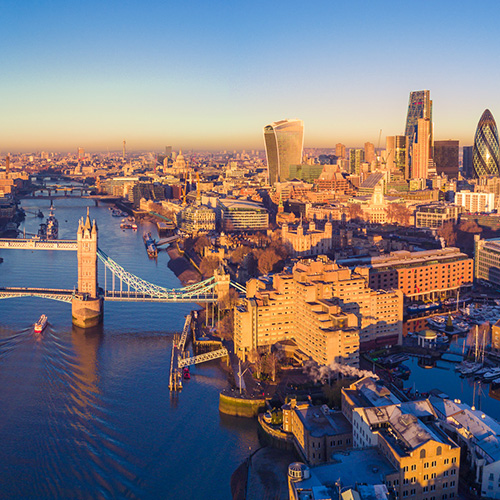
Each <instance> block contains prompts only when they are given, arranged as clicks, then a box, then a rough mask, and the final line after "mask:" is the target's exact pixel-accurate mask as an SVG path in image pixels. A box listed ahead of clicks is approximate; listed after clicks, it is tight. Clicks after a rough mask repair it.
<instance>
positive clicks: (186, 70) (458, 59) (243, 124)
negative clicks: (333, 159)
mask: <svg viewBox="0 0 500 500" xmlns="http://www.w3.org/2000/svg"><path fill="white" fill-rule="evenodd" d="M264 5H265V9H264V8H263V6H264ZM286 5H287V8H286V9H283V8H282V7H283V6H282V5H281V2H276V3H275V4H272V5H270V4H268V3H266V4H264V3H263V2H254V3H252V5H251V6H245V8H243V7H242V6H237V5H232V6H227V5H225V4H224V3H222V2H220V3H216V4H213V5H210V6H209V5H205V4H203V3H202V2H193V3H191V4H189V5H184V4H183V5H178V4H174V3H161V2H156V1H153V2H150V3H149V4H148V6H147V9H145V8H144V7H143V6H142V5H141V4H140V3H139V2H137V1H134V0H133V1H130V2H127V3H125V4H118V3H117V2H113V1H112V2H109V3H107V4H106V5H102V4H101V3H99V2H95V1H91V2H87V3H86V4H85V6H83V5H82V6H75V5H68V4H66V3H63V2H61V1H60V0H54V1H52V2H51V3H50V4H49V3H48V2H40V1H39V2H34V1H29V2H27V3H23V4H14V3H12V4H9V5H6V4H4V5H2V6H1V7H0V14H1V15H2V19H4V21H5V22H4V27H5V40H6V42H5V47H4V50H3V51H2V54H1V55H0V64H1V65H2V68H3V73H4V74H3V76H4V78H3V79H2V83H1V84H0V85H1V87H0V88H1V91H2V95H3V96H4V100H3V101H4V102H3V104H4V105H3V108H2V113H1V114H0V150H1V151H2V152H7V151H33V150H49V151H52V150H65V151H68V150H75V149H76V148H78V147H83V148H84V149H85V150H87V151H96V150H100V151H106V150H107V149H110V150H118V149H120V147H121V143H122V141H123V139H126V140H127V147H128V148H129V149H130V150H138V149H141V150H148V149H156V150H157V149H160V148H161V149H163V147H164V146H165V144H169V145H170V144H172V145H173V147H174V149H181V148H182V149H198V150H199V149H210V150H215V149H231V150H232V149H247V150H248V149H259V150H262V149H263V147H264V144H263V139H262V134H261V130H262V127H263V126H265V124H267V123H271V122H273V121H276V120H282V119H286V118H293V117H298V118H300V119H301V120H303V121H304V124H305V128H306V131H307V133H306V136H305V144H304V146H305V147H306V148H314V147H323V148H327V147H334V145H335V144H336V143H337V142H341V143H344V144H346V145H348V146H352V147H356V146H358V147H360V146H362V145H363V144H364V143H365V142H372V143H373V144H374V145H375V147H378V145H379V144H378V138H379V133H380V130H382V138H385V137H386V136H395V135H402V134H403V133H404V123H405V115H406V109H407V103H408V93H409V92H411V91H413V90H416V89H429V90H430V91H431V92H432V99H433V103H434V105H433V123H434V139H436V140H446V139H454V140H459V141H460V145H461V146H464V145H471V144H473V140H474V132H475V127H476V124H477V121H478V119H479V117H480V115H481V113H482V111H483V110H484V109H486V108H488V109H490V110H491V111H492V113H493V115H498V114H499V113H500V97H499V96H498V93H497V91H496V88H495V82H496V81H498V76H499V75H498V74H497V73H499V72H500V69H498V68H496V67H495V66H494V65H493V66H492V65H491V60H494V57H495V54H494V52H493V50H494V47H496V46H498V43H495V40H496V41H497V42H498V41H499V40H498V37H499V35H498V33H497V31H496V30H495V24H494V23H495V19H497V18H498V14H500V7H499V6H498V4H497V3H495V2H489V1H487V2H483V3H481V4H480V5H476V4H473V3H472V2H470V3H467V4H465V5H461V8H460V9H457V8H456V5H455V4H454V3H451V2H448V1H444V2H440V3H439V4H438V5H433V10H432V11H431V12H428V13H427V14H426V23H425V26H424V27H422V24H421V19H420V17H419V16H414V15H413V12H412V10H411V7H410V6H408V7H402V6H401V5H400V4H397V3H396V2H388V1H387V2H383V4H382V5H380V4H377V5H364V4H363V8H362V9H360V8H359V6H357V5H356V4H351V5H343V4H332V3H329V2H320V3H318V4H315V5H314V6H313V7H311V6H306V5H303V4H301V3H300V2H287V4H286ZM49 7H50V8H49ZM353 16H354V18H355V19H356V23H352V24H351V23H346V22H345V19H349V18H353ZM421 31H422V33H420V32H421ZM411 32H415V33H417V32H419V33H420V35H419V50H418V51H415V52H414V53H413V54H412V57H408V56H407V45H406V44H403V43H401V41H402V40H403V39H404V40H406V39H407V37H408V33H411ZM290 33H297V34H298V35H299V36H296V37H290V36H289V34H290ZM422 35H425V36H422ZM285 39H286V40H287V42H286V43H282V41H283V40H285ZM479 49H480V50H479ZM483 66H485V67H488V68H489V75H488V76H489V77H488V78H487V79H485V78H484V75H483V73H482V72H474V71H469V70H468V69H467V68H468V67H483ZM383 143H384V141H383V140H382V141H381V142H380V146H381V147H383Z"/></svg>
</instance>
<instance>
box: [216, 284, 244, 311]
mask: <svg viewBox="0 0 500 500" xmlns="http://www.w3.org/2000/svg"><path fill="white" fill-rule="evenodd" d="M239 300H240V295H239V294H238V292H237V291H236V290H235V289H234V288H229V293H228V294H226V295H225V296H224V298H223V299H222V300H221V302H220V303H219V307H220V308H221V309H223V310H227V309H233V307H234V306H235V305H236V304H237V303H238V301H239Z"/></svg>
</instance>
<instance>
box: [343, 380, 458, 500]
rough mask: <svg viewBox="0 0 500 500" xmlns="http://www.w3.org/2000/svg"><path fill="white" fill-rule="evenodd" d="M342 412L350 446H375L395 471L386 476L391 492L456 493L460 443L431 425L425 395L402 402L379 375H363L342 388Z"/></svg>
mask: <svg viewBox="0 0 500 500" xmlns="http://www.w3.org/2000/svg"><path fill="white" fill-rule="evenodd" d="M342 412H343V413H344V415H345V416H346V418H347V420H349V421H350V422H351V423H352V432H353V444H354V446H355V447H361V448H363V452H365V451H366V450H367V449H373V448H376V449H378V450H379V451H380V452H381V453H382V455H383V456H384V457H386V459H387V460H388V462H389V463H390V464H391V465H392V466H393V467H394V469H395V470H396V471H398V474H397V475H396V476H393V477H392V478H391V479H389V480H387V481H386V484H387V487H388V488H389V489H394V491H395V493H396V495H397V498H400V499H403V498H412V499H417V500H424V499H429V498H431V497H432V496H434V497H435V498H439V499H450V498H451V499H453V498H456V496H457V493H458V475H459V467H460V447H459V446H458V445H457V444H456V442H455V441H453V440H452V439H451V438H450V437H449V436H448V435H447V434H445V432H443V431H442V430H441V428H440V427H439V426H438V425H437V421H438V416H437V414H436V412H435V410H434V408H433V405H432V404H431V402H430V401H429V400H421V401H409V402H406V403H403V402H401V401H399V400H398V398H397V397H395V396H394V395H393V394H392V393H391V391H389V389H387V388H386V387H385V386H384V385H383V384H382V383H380V382H379V381H375V380H373V379H368V378H363V379H361V380H359V381H357V382H355V383H354V384H352V385H351V386H349V387H348V388H344V389H342Z"/></svg>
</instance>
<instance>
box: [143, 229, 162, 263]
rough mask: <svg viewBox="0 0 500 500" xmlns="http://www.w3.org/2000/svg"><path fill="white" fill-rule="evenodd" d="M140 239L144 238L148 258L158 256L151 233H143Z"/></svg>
mask: <svg viewBox="0 0 500 500" xmlns="http://www.w3.org/2000/svg"><path fill="white" fill-rule="evenodd" d="M142 239H143V240H144V245H145V246H146V250H147V252H148V256H149V258H150V259H156V257H158V249H157V248H156V243H155V241H154V240H153V237H152V236H151V233H150V232H149V233H144V235H143V237H142Z"/></svg>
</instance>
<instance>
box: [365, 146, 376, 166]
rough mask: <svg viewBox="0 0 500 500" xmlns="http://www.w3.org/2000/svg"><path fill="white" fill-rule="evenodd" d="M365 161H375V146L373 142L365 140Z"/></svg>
mask: <svg viewBox="0 0 500 500" xmlns="http://www.w3.org/2000/svg"><path fill="white" fill-rule="evenodd" d="M365 161H367V162H368V163H371V162H372V161H375V146H374V145H373V144H372V143H371V142H365Z"/></svg>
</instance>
